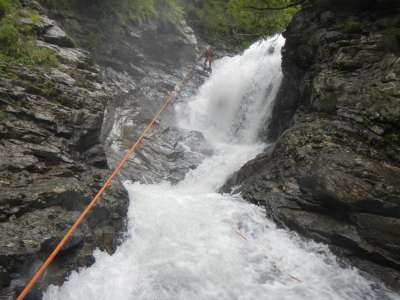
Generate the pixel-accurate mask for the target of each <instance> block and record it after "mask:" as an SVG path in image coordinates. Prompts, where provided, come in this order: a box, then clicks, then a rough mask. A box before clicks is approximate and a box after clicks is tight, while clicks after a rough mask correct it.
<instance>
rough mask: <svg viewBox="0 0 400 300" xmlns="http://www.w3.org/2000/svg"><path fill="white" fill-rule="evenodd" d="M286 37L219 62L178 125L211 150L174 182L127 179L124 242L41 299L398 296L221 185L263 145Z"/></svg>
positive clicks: (98, 255) (181, 113) (181, 109)
mask: <svg viewBox="0 0 400 300" xmlns="http://www.w3.org/2000/svg"><path fill="white" fill-rule="evenodd" d="M283 42H284V41H283V39H282V38H281V37H276V38H274V39H269V40H266V41H263V42H260V43H257V44H255V45H253V46H252V47H251V48H250V49H249V50H247V51H246V52H245V53H244V54H243V55H241V56H236V57H233V58H224V59H222V60H220V61H219V62H217V64H216V67H215V71H214V73H213V75H212V76H211V78H210V79H209V80H208V81H207V82H206V83H205V84H204V85H203V86H202V87H201V89H200V91H199V93H198V94H197V95H196V96H195V97H194V98H193V99H190V100H188V101H190V102H189V103H188V104H187V105H182V106H180V107H177V112H178V116H180V120H179V123H180V125H181V126H182V127H186V128H191V129H195V130H199V131H201V132H203V133H204V135H205V136H206V138H207V139H208V140H209V141H210V142H211V143H212V145H213V146H214V148H215V151H214V154H213V155H212V156H211V157H209V158H207V159H205V160H204V162H203V163H202V164H201V165H200V166H199V167H198V168H197V169H196V170H193V171H192V172H190V173H189V174H187V176H186V178H185V180H183V181H182V182H180V183H178V184H177V185H171V184H169V183H161V184H153V185H149V184H140V183H127V184H126V187H127V189H128V191H129V195H130V199H131V205H130V208H129V212H128V237H127V239H126V241H125V242H124V243H123V244H122V245H121V246H120V247H119V248H118V249H117V251H116V253H115V254H113V255H108V254H107V253H106V252H101V251H99V250H97V251H96V252H95V253H94V256H95V258H96V263H95V264H94V265H93V266H92V267H90V268H85V269H82V270H80V271H79V272H74V273H73V274H72V275H71V276H70V278H69V279H68V281H67V282H65V284H64V285H63V286H62V287H54V286H52V287H50V288H49V289H48V291H47V292H46V294H45V297H44V299H47V300H48V299H63V300H72V299H76V300H77V299H96V300H102V299H104V300H105V299H146V300H147V299H148V300H150V299H154V300H164V299H171V300H172V299H174V300H175V299H177V300H180V299H182V300H183V299H185V300H187V299H218V300H224V299H227V300H228V299H229V300H231V299H249V300H250V299H288V300H292V299H318V300H319V299H332V300H335V299H349V300H350V299H351V300H353V299H399V298H397V296H395V295H391V294H390V293H388V292H386V291H384V290H383V289H381V288H379V289H378V288H376V287H375V285H373V284H372V283H371V282H369V281H368V280H366V279H364V278H363V277H361V276H360V275H359V273H358V271H357V270H355V269H342V268H340V267H339V265H338V264H337V262H336V260H335V257H334V256H333V255H332V254H331V253H330V252H329V250H328V249H327V247H326V246H324V245H321V244H317V243H314V242H305V241H303V240H301V239H300V238H298V237H297V236H296V235H294V234H293V233H290V232H288V231H285V230H283V229H278V228H277V227H276V226H275V224H274V223H273V222H271V221H269V220H267V219H266V218H265V211H264V210H263V209H261V208H260V207H257V206H254V205H251V204H249V203H247V202H245V201H243V200H242V199H241V197H240V196H239V195H229V194H224V195H222V194H218V193H217V192H216V191H217V190H218V188H219V187H221V185H222V184H224V182H225V181H226V180H227V179H228V178H229V176H230V175H231V174H232V173H233V172H234V171H236V170H237V169H239V168H240V167H241V166H242V165H243V164H244V163H245V162H246V161H248V160H249V159H252V158H253V157H255V156H256V155H257V154H258V153H260V152H261V151H262V150H263V148H264V147H265V145H263V144H260V143H257V142H256V141H257V139H256V137H257V133H258V131H259V129H260V124H261V123H263V122H265V121H266V118H268V114H269V111H270V107H271V103H272V101H273V98H274V97H275V94H276V91H277V89H278V87H279V84H280V80H281V76H282V75H281V70H280V48H281V47H282V45H283ZM271 47H274V48H275V51H274V52H272V50H271ZM265 73H268V74H267V75H266V74H265Z"/></svg>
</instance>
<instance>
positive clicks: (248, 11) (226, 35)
mask: <svg viewBox="0 0 400 300" xmlns="http://www.w3.org/2000/svg"><path fill="white" fill-rule="evenodd" d="M294 2H295V1H290V0H191V1H187V0H182V5H183V6H184V7H185V11H186V12H187V14H188V19H189V21H191V22H192V25H194V27H196V28H198V29H199V30H200V31H201V33H202V34H203V35H204V36H205V38H206V39H208V40H210V41H213V40H214V41H215V40H220V39H222V40H225V41H227V40H228V41H230V42H231V43H233V44H236V45H242V46H245V47H246V46H248V45H249V44H250V43H251V42H253V41H254V40H256V39H258V38H260V37H262V36H267V35H272V34H275V33H278V32H282V31H283V30H284V29H285V28H286V26H287V24H288V23H289V21H290V20H291V18H292V16H293V15H294V14H295V13H296V12H297V11H298V8H297V6H290V7H288V8H284V7H286V6H289V5H290V4H291V3H294ZM271 8H283V9H272V10H271Z"/></svg>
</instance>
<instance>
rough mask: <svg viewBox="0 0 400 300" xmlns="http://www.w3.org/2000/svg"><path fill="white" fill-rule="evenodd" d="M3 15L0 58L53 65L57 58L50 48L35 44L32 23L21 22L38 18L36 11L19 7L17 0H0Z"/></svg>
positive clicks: (14, 61) (0, 21)
mask: <svg viewBox="0 0 400 300" xmlns="http://www.w3.org/2000/svg"><path fill="white" fill-rule="evenodd" d="M0 3H1V4H0V9H3V10H2V12H3V16H2V18H1V19H0V60H1V61H7V62H13V63H19V64H24V65H28V66H32V65H43V66H55V65H56V64H57V59H56V57H55V55H54V53H53V51H52V50H50V49H44V48H40V47H38V46H37V45H36V32H35V31H34V30H33V27H32V25H30V24H22V23H21V19H23V18H25V19H29V20H31V21H32V24H34V23H35V22H37V21H38V18H40V17H39V16H38V15H37V13H35V12H34V11H31V10H27V9H24V8H22V7H21V5H20V3H19V1H11V0H0Z"/></svg>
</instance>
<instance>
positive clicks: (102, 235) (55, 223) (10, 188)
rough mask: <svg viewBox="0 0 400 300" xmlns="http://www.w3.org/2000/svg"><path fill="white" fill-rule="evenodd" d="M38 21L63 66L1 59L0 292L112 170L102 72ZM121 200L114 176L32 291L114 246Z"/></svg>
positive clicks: (21, 278)
mask: <svg viewBox="0 0 400 300" xmlns="http://www.w3.org/2000/svg"><path fill="white" fill-rule="evenodd" d="M43 23H45V24H47V25H46V26H43V27H42V30H41V34H40V36H39V38H40V40H39V41H38V44H39V45H40V46H42V47H47V48H52V49H54V50H55V52H56V54H57V56H58V58H59V60H60V62H61V64H60V66H58V67H57V68H50V69H48V68H40V67H36V68H27V67H23V66H18V65H11V64H7V63H3V62H2V63H0V190H1V193H0V298H2V297H5V298H6V297H10V299H14V298H15V292H16V291H18V290H20V289H21V288H22V287H23V286H24V284H25V283H26V280H27V279H30V277H31V276H32V274H33V271H34V270H35V269H36V268H37V267H38V266H39V264H40V263H41V262H42V261H43V260H44V259H45V258H46V257H47V256H48V254H49V253H50V251H51V250H53V249H54V247H55V245H56V244H57V243H58V242H59V241H60V240H61V238H62V237H63V235H64V234H65V233H66V230H67V228H69V227H70V226H71V225H72V223H73V222H74V221H75V220H76V219H77V217H78V216H79V214H80V211H81V210H82V209H83V208H84V206H85V205H86V204H87V203H88V201H89V200H90V199H91V197H92V196H93V195H94V193H95V192H96V191H97V190H98V189H99V188H100V187H101V185H102V183H103V182H104V179H105V178H106V176H108V175H109V173H110V170H109V167H108V163H107V159H106V155H105V151H104V149H103V146H102V142H103V141H102V138H101V130H102V123H103V118H104V109H105V106H106V103H107V100H108V94H107V89H106V87H105V85H104V84H103V82H102V79H101V73H100V69H99V67H98V66H96V65H94V64H93V63H91V62H90V61H91V58H90V55H89V54H88V52H86V51H84V50H81V49H79V48H74V44H73V43H72V39H71V38H70V37H68V35H67V34H66V33H65V32H64V31H62V29H61V28H60V27H57V25H56V22H54V21H52V20H50V19H48V18H46V17H43ZM50 37H51V38H50ZM67 41H68V43H67ZM127 204H128V198H127V194H126V192H125V190H124V188H123V187H122V185H121V184H120V183H118V182H117V181H116V182H114V183H113V184H112V186H111V188H110V190H109V191H108V192H107V194H106V195H105V196H104V198H103V199H102V200H101V201H100V202H99V203H98V205H97V206H96V208H95V209H94V211H93V213H92V214H91V215H90V217H89V218H88V219H87V220H86V221H84V222H83V224H82V226H80V227H79V230H78V232H77V233H76V234H75V235H74V236H73V237H72V239H71V240H70V241H69V242H68V243H67V245H66V246H65V247H64V248H63V249H62V251H61V254H60V256H59V258H57V259H56V260H55V261H54V263H53V265H52V266H51V268H50V270H49V272H48V273H47V274H46V275H45V276H44V277H43V278H42V280H41V281H40V282H39V284H38V285H37V287H36V292H34V293H37V295H38V297H39V296H40V293H41V292H39V291H43V290H44V287H45V286H47V285H48V284H50V283H51V284H60V283H62V282H63V280H64V278H65V276H66V275H67V274H68V273H69V272H70V271H71V270H74V269H77V268H78V267H83V266H88V265H90V264H91V263H93V257H92V252H93V250H94V249H96V248H100V249H103V250H107V251H109V252H112V251H114V249H115V247H116V244H117V241H118V239H119V237H120V233H121V232H122V231H123V228H124V222H125V221H124V219H125V214H126V210H127ZM110 237H111V238H110Z"/></svg>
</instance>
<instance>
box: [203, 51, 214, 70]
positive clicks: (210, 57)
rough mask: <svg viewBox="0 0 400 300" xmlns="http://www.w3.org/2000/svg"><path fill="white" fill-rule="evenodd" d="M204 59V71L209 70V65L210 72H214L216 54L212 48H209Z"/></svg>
mask: <svg viewBox="0 0 400 300" xmlns="http://www.w3.org/2000/svg"><path fill="white" fill-rule="evenodd" d="M202 57H204V69H207V64H208V70H209V71H210V72H212V69H211V64H212V61H213V59H214V52H213V50H212V49H211V47H210V46H208V47H207V49H206V51H204V54H203V56H202Z"/></svg>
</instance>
